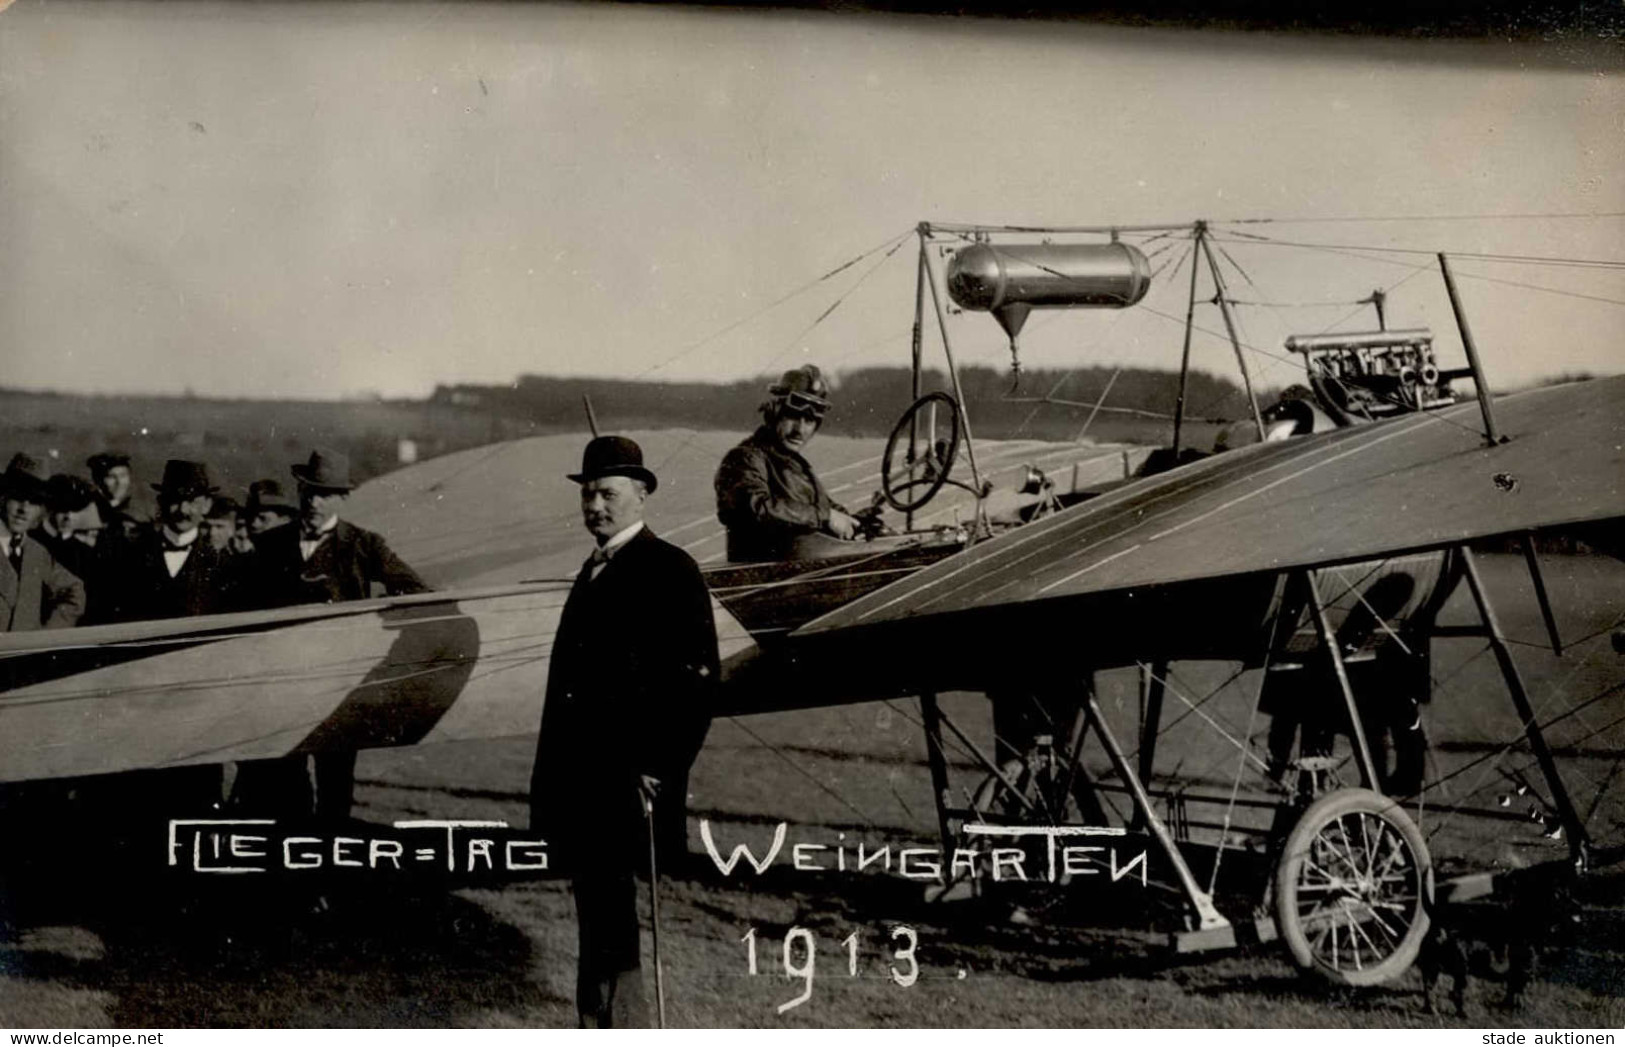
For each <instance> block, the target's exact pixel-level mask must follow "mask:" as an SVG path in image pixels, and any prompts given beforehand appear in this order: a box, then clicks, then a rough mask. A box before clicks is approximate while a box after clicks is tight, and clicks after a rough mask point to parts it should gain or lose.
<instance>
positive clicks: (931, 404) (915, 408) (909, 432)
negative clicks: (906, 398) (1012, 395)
mask: <svg viewBox="0 0 1625 1047" xmlns="http://www.w3.org/2000/svg"><path fill="white" fill-rule="evenodd" d="M938 404H942V405H944V406H946V407H947V409H948V418H949V425H948V434H947V436H946V438H942V437H939V436H938V435H937V432H936V419H937V415H938V414H939V413H940V412H938V411H937V410H936V406H937V405H938ZM928 408H929V409H930V410H929V413H928V414H927V415H926V418H927V423H926V427H925V428H926V432H925V434H924V435H925V452H924V454H921V453H920V451H919V448H918V446H917V444H916V440H917V439H918V437H919V435H920V433H919V427H918V424H917V423H918V419H919V415H920V412H921V411H925V410H927V409H928ZM959 432H960V426H959V404H958V403H957V402H955V400H954V398H953V397H951V396H949V395H948V394H947V393H944V392H935V393H926V394H925V395H924V396H922V397H920V398H919V399H918V400H915V401H914V402H913V403H912V404H910V405H909V408H908V410H906V411H904V412H903V417H902V418H900V419H898V420H897V425H896V426H895V427H894V428H893V429H892V431H891V437H890V438H889V439H888V440H887V441H886V453H885V455H884V456H883V457H882V458H881V460H880V489H881V491H882V493H884V494H885V496H886V502H887V503H888V504H889V505H890V506H891V507H892V508H893V509H896V510H897V511H898V512H900V513H912V512H914V511H915V510H916V509H919V508H920V507H921V506H923V505H924V504H925V503H926V502H929V501H930V500H931V499H932V498H934V497H936V494H937V492H938V491H940V490H942V485H943V484H945V483H947V482H948V470H950V469H952V468H953V464H954V457H955V456H956V455H957V454H958V453H959ZM899 441H904V442H906V443H907V444H908V452H907V454H906V455H905V456H904V458H903V462H902V465H903V466H904V468H905V469H906V471H907V473H908V478H907V479H906V480H905V481H904V482H902V483H893V482H892V459H893V457H894V456H895V455H896V453H897V448H898V443H899ZM939 451H940V453H939ZM922 467H923V469H924V473H923V474H921V473H920V472H919V470H920V469H921V468H922ZM911 488H923V489H924V493H923V494H916V495H914V496H913V497H912V498H910V499H909V500H907V501H904V500H903V498H902V495H903V494H904V493H905V492H908V491H909V490H910V489H911Z"/></svg>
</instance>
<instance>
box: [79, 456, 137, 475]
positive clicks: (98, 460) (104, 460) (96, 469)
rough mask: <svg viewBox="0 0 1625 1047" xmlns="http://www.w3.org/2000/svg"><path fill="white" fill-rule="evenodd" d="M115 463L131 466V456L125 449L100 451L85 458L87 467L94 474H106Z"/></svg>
mask: <svg viewBox="0 0 1625 1047" xmlns="http://www.w3.org/2000/svg"><path fill="white" fill-rule="evenodd" d="M115 465H122V466H124V467H125V468H129V465H130V456H129V455H127V454H125V453H124V452H123V451H100V452H98V453H96V454H93V455H91V456H90V457H89V458H86V459H85V467H86V468H87V469H89V470H90V475H92V476H106V475H107V472H108V470H110V469H112V468H113V467H114V466H115Z"/></svg>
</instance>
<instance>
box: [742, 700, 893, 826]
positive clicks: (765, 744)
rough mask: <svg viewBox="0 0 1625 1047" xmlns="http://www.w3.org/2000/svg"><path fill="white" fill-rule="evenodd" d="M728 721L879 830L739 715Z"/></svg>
mask: <svg viewBox="0 0 1625 1047" xmlns="http://www.w3.org/2000/svg"><path fill="white" fill-rule="evenodd" d="M728 722H729V723H731V724H733V725H734V726H735V727H737V728H739V729H740V730H741V731H744V732H745V733H746V734H748V735H750V737H752V738H754V739H755V740H756V742H757V744H758V745H761V746H762V747H763V748H765V749H767V751H768V752H770V753H772V754H773V755H774V756H777V757H778V758H779V759H781V760H783V761H784V762H785V763H786V764H788V765H789V767H790V769H791V770H792V771H795V772H796V773H797V774H799V775H801V777H803V778H805V779H807V780H808V781H809V782H812V783H813V784H814V785H816V786H817V787H818V788H819V789H820V790H822V791H823V792H824V793H825V794H827V795H829V796H830V797H833V798H834V799H835V801H836V802H837V803H839V804H840V805H841V806H842V807H845V808H846V809H847V810H849V811H851V812H852V813H853V814H855V815H857V816H858V818H859V819H860V820H861V821H862V822H863V824H865V825H867V826H868V827H869V828H871V829H874V830H876V831H879V829H880V826H879V825H877V824H875V822H874V820H873V819H872V818H870V817H869V816H868V815H867V814H864V813H863V812H862V811H860V810H858V808H857V807H855V806H854V805H853V804H852V802H851V801H850V800H848V799H847V798H846V797H844V796H842V795H841V794H840V793H838V792H836V791H835V790H834V789H833V788H831V787H830V786H828V785H826V784H824V782H823V781H822V780H820V779H819V778H818V777H817V776H816V775H814V774H813V773H812V772H810V771H808V770H807V769H806V768H804V767H802V766H801V765H800V764H798V763H796V762H795V761H794V760H792V759H790V757H789V756H786V755H785V754H784V753H783V752H782V751H781V750H780V749H779V747H778V746H776V745H774V744H773V743H772V742H770V741H768V740H767V739H766V738H763V737H762V736H761V735H759V734H757V733H756V732H755V731H753V730H751V729H750V728H749V727H746V726H745V725H744V724H743V723H741V722H740V720H739V717H737V716H730V717H728Z"/></svg>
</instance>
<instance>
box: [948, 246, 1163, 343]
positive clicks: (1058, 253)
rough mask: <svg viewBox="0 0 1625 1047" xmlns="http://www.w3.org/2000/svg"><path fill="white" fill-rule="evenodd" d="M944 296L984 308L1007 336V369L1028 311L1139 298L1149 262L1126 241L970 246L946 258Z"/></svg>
mask: <svg viewBox="0 0 1625 1047" xmlns="http://www.w3.org/2000/svg"><path fill="white" fill-rule="evenodd" d="M947 277H948V280H947V282H948V294H949V295H950V296H951V297H952V298H953V300H954V302H956V303H957V304H958V305H959V306H961V307H962V308H965V309H972V310H976V311H978V312H990V313H992V314H993V317H994V319H996V320H998V321H999V326H1000V327H1002V328H1004V333H1005V334H1007V335H1008V336H1009V337H1010V361H1011V369H1012V370H1014V371H1015V372H1016V373H1017V374H1019V373H1020V371H1021V363H1020V360H1019V358H1018V357H1017V355H1016V352H1017V350H1016V336H1017V335H1019V334H1020V333H1021V328H1022V326H1023V325H1024V324H1025V323H1026V322H1027V315H1028V314H1029V313H1031V312H1032V311H1033V310H1034V309H1042V308H1049V307H1059V308H1076V307H1080V306H1085V307H1086V306H1094V307H1097V308H1109V309H1122V308H1124V307H1126V306H1130V305H1133V304H1134V303H1136V302H1138V301H1139V300H1140V299H1142V298H1144V297H1145V292H1146V291H1147V289H1149V288H1150V286H1151V263H1150V262H1149V261H1148V260H1147V259H1146V257H1145V255H1144V254H1143V253H1142V252H1141V251H1140V250H1139V248H1137V247H1134V246H1132V245H1130V244H1125V243H1118V242H1113V243H1109V244H990V243H978V244H972V245H971V246H969V247H966V248H964V249H962V250H960V251H956V252H955V253H954V256H953V258H952V259H950V260H949V262H948V274H947Z"/></svg>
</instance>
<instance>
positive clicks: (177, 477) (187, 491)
mask: <svg viewBox="0 0 1625 1047" xmlns="http://www.w3.org/2000/svg"><path fill="white" fill-rule="evenodd" d="M152 489H153V490H154V491H157V492H158V493H159V494H163V495H173V496H175V497H179V498H196V497H198V496H199V495H205V494H214V492H215V491H217V490H219V488H217V487H216V486H215V485H214V484H212V483H210V482H209V467H208V466H206V465H204V464H203V463H202V462H188V461H186V460H184V459H181V458H171V459H170V460H169V461H167V462H165V463H164V478H163V479H162V480H161V481H159V482H158V483H155V484H153V485H152Z"/></svg>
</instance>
